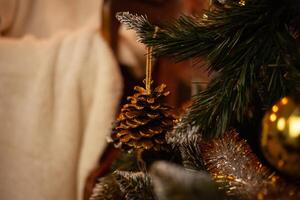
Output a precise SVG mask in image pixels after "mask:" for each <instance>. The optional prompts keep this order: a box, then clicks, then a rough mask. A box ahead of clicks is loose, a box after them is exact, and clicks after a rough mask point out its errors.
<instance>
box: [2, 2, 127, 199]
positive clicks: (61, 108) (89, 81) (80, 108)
mask: <svg viewBox="0 0 300 200" xmlns="http://www.w3.org/2000/svg"><path fill="white" fill-rule="evenodd" d="M99 3H100V2H98V1H96V0H90V1H86V0H73V1H71V0H19V1H18V0H0V17H1V22H3V23H1V25H0V31H1V33H2V37H0V132H1V133H0V199H3V200H24V199H30V200H75V199H82V193H83V187H84V182H85V180H86V177H87V175H88V173H89V172H90V171H91V169H92V168H93V167H95V165H96V163H97V160H98V158H99V156H100V155H101V152H102V151H103V149H104V147H105V144H106V136H107V135H108V134H109V133H110V128H111V122H112V121H113V119H114V116H115V112H116V110H117V107H118V101H119V97H120V94H121V87H122V86H121V85H122V84H121V83H122V80H121V76H120V73H119V69H118V66H117V63H116V60H115V58H114V57H113V55H112V53H111V51H110V49H109V47H108V46H107V44H106V43H105V41H103V39H102V38H101V37H100V36H99V30H97V28H98V27H99V25H98V24H97V22H98V14H99V12H96V11H98V9H99V5H100V4H99ZM85 4H88V5H85ZM98 4H99V5H98ZM5 6H6V8H7V9H5ZM93 16H95V17H96V18H94V19H93ZM85 19H86V20H85Z"/></svg>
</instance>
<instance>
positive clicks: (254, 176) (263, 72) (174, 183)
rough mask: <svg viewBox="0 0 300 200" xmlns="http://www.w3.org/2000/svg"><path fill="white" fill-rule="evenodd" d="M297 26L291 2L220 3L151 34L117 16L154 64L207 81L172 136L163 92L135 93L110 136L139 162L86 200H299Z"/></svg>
mask: <svg viewBox="0 0 300 200" xmlns="http://www.w3.org/2000/svg"><path fill="white" fill-rule="evenodd" d="M299 17H300V2H299V1H298V0H287V1H279V0H227V1H226V0H225V1H221V0H219V1H214V2H213V5H212V7H211V9H210V10H209V11H206V12H205V13H204V14H203V15H201V16H182V17H180V18H179V19H176V20H173V21H172V22H169V23H166V24H164V25H160V26H159V27H158V26H156V25H154V24H151V23H150V22H149V21H148V19H147V17H145V16H138V15H134V14H130V13H119V14H118V15H117V18H118V19H119V20H120V21H121V22H122V23H123V24H125V25H126V26H127V27H128V28H129V29H134V30H135V31H136V32H137V35H138V37H139V39H140V42H142V43H144V44H145V45H147V46H148V47H149V48H151V52H150V53H151V54H152V53H153V55H154V56H156V57H170V58H176V60H175V61H183V60H187V59H189V60H193V61H194V62H195V65H197V66H200V67H201V66H205V67H206V68H207V70H208V71H210V72H213V73H215V76H214V78H213V80H212V81H211V82H210V83H209V85H208V86H207V88H206V89H204V90H202V91H200V92H199V93H198V94H196V95H195V96H194V97H193V103H192V105H191V107H190V108H189V109H188V111H187V113H186V114H184V115H183V116H181V117H180V118H179V119H178V120H176V125H175V126H174V127H173V130H170V126H171V125H172V124H175V122H174V123H172V122H170V120H172V119H173V118H172V117H171V115H170V114H169V113H168V114H166V113H165V112H164V110H169V108H167V107H166V106H163V105H161V104H160V99H159V98H160V97H163V96H164V95H161V94H160V93H163V92H164V91H163V89H162V90H161V91H160V89H159V88H158V89H155V91H153V93H151V91H150V90H149V91H148V92H147V91H146V90H145V89H143V88H142V89H139V90H137V91H139V92H140V93H141V94H138V95H135V96H132V97H130V98H129V100H131V104H127V106H126V105H125V106H124V108H123V109H122V110H123V111H124V109H125V110H126V109H127V111H128V107H132V109H131V110H130V113H129V111H128V112H127V111H126V112H125V111H124V112H123V113H121V115H120V116H122V117H123V118H122V117H121V118H122V120H125V122H123V121H122V120H118V121H117V124H116V127H115V128H114V132H113V135H112V136H113V139H114V138H115V141H117V143H118V146H123V147H128V146H130V150H131V151H133V152H138V153H137V155H138V156H137V160H135V159H133V161H132V159H127V162H128V163H131V164H128V166H127V167H126V168H125V170H126V171H124V168H120V165H118V166H116V167H114V169H115V170H116V171H115V172H114V173H112V174H111V175H109V176H107V177H103V178H101V179H100V180H99V183H98V184H97V186H96V187H95V189H94V194H93V196H92V197H91V199H94V200H100V199H129V200H131V199H158V200H164V199H249V200H250V199H300V185H299V178H300V164H299V162H298V160H299V159H300V153H299V152H300V103H299V102H300V101H299V96H300V45H299V30H300V29H299V28H300V27H299V23H300V20H299V19H300V18H299ZM203 61H204V63H203ZM150 82H151V80H150ZM150 82H149V80H148V88H149V87H150V86H149V85H151V84H152V83H150ZM146 87H147V85H146ZM141 90H143V91H141ZM158 91H159V92H158ZM165 94H166V95H167V93H165ZM137 102H142V103H140V104H139V105H137V104H136V103H137ZM132 104H134V106H130V105H132ZM150 108H151V109H150ZM158 111H159V112H158ZM159 113H162V114H159ZM154 114H155V116H154ZM124 116H125V117H124ZM161 121H162V122H165V123H164V124H163V123H160V122H161ZM152 122H153V124H151V123H152ZM143 123H145V124H147V127H144V124H143ZM149 123H150V124H149ZM120 124H121V125H120ZM148 133H149V134H148ZM162 133H163V134H162ZM158 138H159V140H158ZM120 141H121V142H120ZM158 141H159V142H158ZM120 143H123V145H122V144H120ZM158 144H159V148H158V149H157V150H149V149H153V148H152V146H155V145H158ZM147 145H148V146H147ZM143 146H144V147H149V148H144V149H143V150H142V151H141V147H143ZM135 147H136V151H135ZM150 147H151V148H150ZM162 147H163V148H162ZM124 149H125V150H128V148H127V149H126V148H124ZM124 154H125V155H126V156H128V155H129V154H128V153H126V151H125V153H124ZM130 155H133V156H134V155H135V154H134V153H131V154H130ZM154 155H164V160H165V161H157V160H160V156H156V157H154ZM165 155H167V156H165ZM129 157H130V156H129ZM149 158H152V159H150V160H151V162H148V161H149ZM154 158H155V159H154ZM129 160H130V161H129ZM153 160H154V161H156V162H154V163H153ZM166 160H167V161H168V162H167V161H166ZM172 162H173V163H172ZM175 163H176V164H175ZM106 194H110V195H106ZM112 194H114V195H112Z"/></svg>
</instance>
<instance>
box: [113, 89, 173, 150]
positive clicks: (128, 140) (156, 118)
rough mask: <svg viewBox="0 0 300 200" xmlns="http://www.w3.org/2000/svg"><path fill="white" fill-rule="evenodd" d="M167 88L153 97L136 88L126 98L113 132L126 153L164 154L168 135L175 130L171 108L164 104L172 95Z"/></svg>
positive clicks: (154, 93)
mask: <svg viewBox="0 0 300 200" xmlns="http://www.w3.org/2000/svg"><path fill="white" fill-rule="evenodd" d="M165 88H166V85H164V84H162V85H160V86H158V87H156V88H155V89H154V90H153V91H152V92H151V93H150V94H147V91H146V89H145V88H143V87H139V86H136V87H135V88H134V90H135V91H136V93H135V94H134V95H133V96H130V97H128V98H127V100H128V101H130V103H128V104H125V105H124V106H123V108H122V109H121V114H120V115H119V117H118V118H117V121H116V124H115V127H114V129H113V132H112V139H113V141H114V144H115V145H116V146H121V147H122V148H123V149H125V150H131V149H138V150H149V149H153V150H162V149H164V146H165V145H166V140H165V134H166V133H167V132H168V131H169V130H171V129H172V128H173V125H174V120H175V118H174V116H173V115H172V114H171V113H170V110H171V108H170V107H169V106H166V105H164V104H162V103H161V100H162V98H163V97H165V96H167V95H169V92H166V91H164V89H165Z"/></svg>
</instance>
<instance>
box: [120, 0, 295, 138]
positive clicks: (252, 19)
mask: <svg viewBox="0 0 300 200" xmlns="http://www.w3.org/2000/svg"><path fill="white" fill-rule="evenodd" d="M299 5H300V3H299V2H297V1H295V0H290V1H285V2H282V1H271V0H260V1H258V0H252V1H251V0H249V1H246V3H245V5H244V4H240V3H238V2H236V1H230V2H229V3H227V4H226V5H223V6H218V7H217V8H215V9H213V10H212V11H208V12H206V13H205V14H204V16H203V17H188V16H182V17H180V18H179V19H177V20H174V21H173V22H172V23H170V24H165V25H162V26H160V31H159V32H158V33H157V36H156V38H155V39H153V33H154V31H155V26H154V25H152V24H150V23H149V21H148V20H147V18H146V17H143V16H137V15H131V14H129V13H122V14H118V16H117V18H118V19H119V20H120V21H121V22H122V23H124V24H125V25H127V26H128V28H130V29H135V30H136V32H137V34H138V36H139V38H140V41H141V42H142V43H144V44H146V45H148V46H153V52H154V54H155V55H156V56H169V57H175V58H176V60H177V61H180V60H186V59H195V60H196V61H199V59H203V58H204V59H205V60H206V63H207V65H208V70H210V71H216V72H219V73H218V74H219V75H218V76H217V77H216V78H215V79H214V80H213V81H212V82H211V83H210V85H209V86H208V88H207V89H206V90H204V91H202V92H200V93H199V94H197V95H196V96H195V97H194V103H193V105H192V107H191V109H190V111H189V113H188V114H187V116H185V117H184V118H183V119H182V123H183V124H190V125H197V126H199V128H200V132H201V133H203V136H204V137H215V136H219V135H221V134H223V133H225V131H226V130H227V129H228V128H229V127H230V126H231V125H232V124H233V122H236V121H238V122H243V121H244V117H245V114H246V112H247V111H248V108H249V106H250V102H253V101H254V96H255V95H256V94H257V93H259V91H263V92H261V95H260V96H261V99H260V101H261V103H260V105H258V104H256V109H258V110H261V109H262V108H267V107H269V106H270V105H271V104H272V103H274V101H276V100H277V99H279V98H280V97H282V96H285V95H288V94H290V93H291V92H295V91H296V92H300V84H299V80H300V50H299V47H298V46H297V42H296V39H295V37H293V36H294V34H293V32H292V31H291V28H292V26H293V20H294V19H295V18H297V17H298V16H299V10H300V9H298V8H299ZM258 106H259V107H258ZM216 124H218V125H216ZM185 130H186V129H185V128H184V126H183V130H178V131H185Z"/></svg>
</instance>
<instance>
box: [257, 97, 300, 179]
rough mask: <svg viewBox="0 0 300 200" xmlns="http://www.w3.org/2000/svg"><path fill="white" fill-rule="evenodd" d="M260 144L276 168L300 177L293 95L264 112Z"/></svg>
mask: <svg viewBox="0 0 300 200" xmlns="http://www.w3.org/2000/svg"><path fill="white" fill-rule="evenodd" d="M260 143H261V148H262V152H263V154H264V156H265V157H266V159H267V160H268V161H269V162H270V164H271V165H273V166H274V167H275V168H276V169H277V170H278V171H280V172H282V173H284V174H287V175H289V176H292V177H300V105H299V104H297V103H296V102H295V101H294V100H293V98H290V97H284V98H282V99H280V100H279V101H278V102H277V103H276V104H275V105H273V106H272V108H271V110H270V111H268V112H267V113H266V114H265V116H264V118H263V122H262V133H261V138H260Z"/></svg>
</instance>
